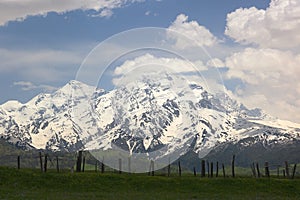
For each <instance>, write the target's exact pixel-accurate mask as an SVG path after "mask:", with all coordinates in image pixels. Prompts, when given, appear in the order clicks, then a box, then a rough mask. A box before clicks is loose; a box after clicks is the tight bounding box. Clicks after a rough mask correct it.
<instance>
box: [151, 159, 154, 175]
mask: <svg viewBox="0 0 300 200" xmlns="http://www.w3.org/2000/svg"><path fill="white" fill-rule="evenodd" d="M151 168H152V171H151V175H152V176H154V160H151Z"/></svg>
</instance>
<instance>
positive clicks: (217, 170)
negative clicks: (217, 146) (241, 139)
mask: <svg viewBox="0 0 300 200" xmlns="http://www.w3.org/2000/svg"><path fill="white" fill-rule="evenodd" d="M216 167H217V169H216V177H218V176H219V162H218V161H217V166H216Z"/></svg>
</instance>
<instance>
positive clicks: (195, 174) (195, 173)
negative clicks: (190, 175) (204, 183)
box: [194, 167, 197, 176]
mask: <svg viewBox="0 0 300 200" xmlns="http://www.w3.org/2000/svg"><path fill="white" fill-rule="evenodd" d="M194 176H197V172H196V167H194Z"/></svg>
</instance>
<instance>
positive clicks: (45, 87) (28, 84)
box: [13, 81, 57, 92]
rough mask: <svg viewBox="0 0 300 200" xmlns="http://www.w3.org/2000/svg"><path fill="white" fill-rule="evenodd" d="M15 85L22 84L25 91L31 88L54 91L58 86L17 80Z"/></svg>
mask: <svg viewBox="0 0 300 200" xmlns="http://www.w3.org/2000/svg"><path fill="white" fill-rule="evenodd" d="M13 85H15V86H20V87H21V89H22V90H24V91H29V90H36V89H42V90H43V91H45V92H53V91H55V90H57V88H56V87H53V86H51V85H45V84H41V85H37V84H34V83H32V82H29V81H16V82H14V83H13Z"/></svg>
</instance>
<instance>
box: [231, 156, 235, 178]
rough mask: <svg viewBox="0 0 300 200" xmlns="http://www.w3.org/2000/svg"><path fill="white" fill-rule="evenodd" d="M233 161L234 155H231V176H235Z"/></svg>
mask: <svg viewBox="0 0 300 200" xmlns="http://www.w3.org/2000/svg"><path fill="white" fill-rule="evenodd" d="M234 161H235V155H233V156H232V162H231V171H232V177H235V171H234Z"/></svg>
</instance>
